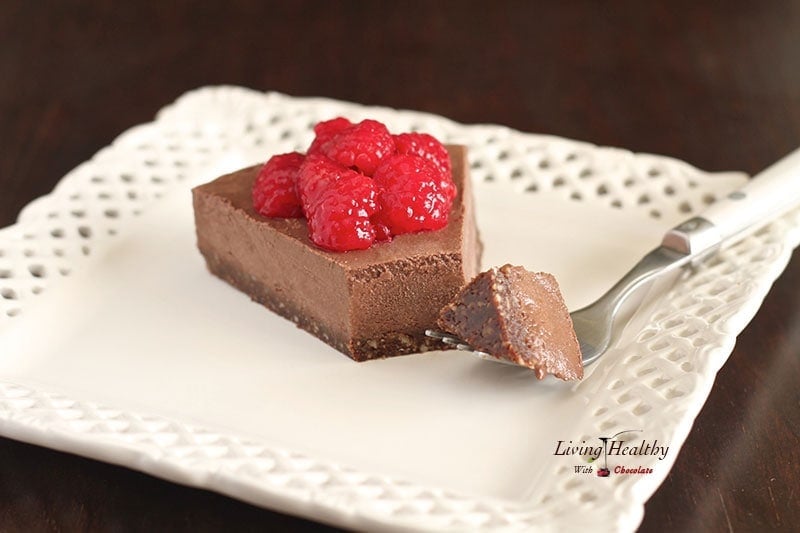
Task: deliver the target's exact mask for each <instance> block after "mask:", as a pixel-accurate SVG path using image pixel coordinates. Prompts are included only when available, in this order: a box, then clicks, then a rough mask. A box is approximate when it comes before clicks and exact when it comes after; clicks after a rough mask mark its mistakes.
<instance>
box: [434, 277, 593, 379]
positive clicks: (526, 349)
mask: <svg viewBox="0 0 800 533" xmlns="http://www.w3.org/2000/svg"><path fill="white" fill-rule="evenodd" d="M438 326H439V327H440V328H441V329H443V330H444V331H446V332H448V333H451V334H453V335H455V336H457V337H458V338H460V339H461V340H463V341H465V342H466V343H467V344H469V345H470V346H472V347H473V348H474V349H476V350H479V351H482V352H486V353H488V354H490V355H492V356H493V357H496V358H498V359H504V360H507V361H510V362H512V363H516V364H518V365H523V366H526V367H529V368H531V369H533V370H534V371H535V372H536V376H537V377H538V378H539V379H542V378H544V376H545V375H546V374H553V375H554V376H556V377H558V378H561V379H563V380H573V379H581V378H582V377H583V362H582V360H581V351H580V346H579V344H578V339H577V337H576V336H575V330H574V328H573V325H572V319H571V318H570V316H569V311H568V310H567V306H566V304H565V303H564V299H563V297H562V296H561V291H560V289H559V286H558V282H557V281H556V279H555V278H554V277H553V276H552V275H551V274H547V273H544V272H530V271H528V270H526V269H525V268H523V267H520V266H512V265H504V266H502V267H500V268H492V269H491V270H489V271H487V272H483V273H482V274H480V275H478V276H477V277H476V278H475V279H473V280H472V281H471V282H470V283H469V284H468V285H467V286H466V287H464V289H463V290H462V291H461V292H460V293H459V294H458V296H457V297H456V298H455V299H454V300H453V301H452V302H451V303H450V304H448V305H447V306H446V307H445V308H443V309H442V311H441V314H440V316H439V320H438Z"/></svg>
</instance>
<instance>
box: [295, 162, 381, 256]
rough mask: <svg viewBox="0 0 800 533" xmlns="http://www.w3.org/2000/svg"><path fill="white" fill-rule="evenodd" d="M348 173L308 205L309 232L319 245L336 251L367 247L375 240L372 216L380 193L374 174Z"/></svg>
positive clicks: (350, 171) (347, 171) (347, 170)
mask: <svg viewBox="0 0 800 533" xmlns="http://www.w3.org/2000/svg"><path fill="white" fill-rule="evenodd" d="M343 171H344V172H345V173H346V174H344V175H342V176H340V178H339V179H338V180H337V181H334V182H331V183H330V185H329V186H328V188H326V189H325V190H324V191H322V192H321V193H320V194H318V195H317V197H316V201H315V202H314V203H312V204H311V205H308V206H307V208H306V216H307V217H308V232H309V236H310V237H311V240H312V241H313V242H314V244H316V245H317V246H320V247H321V248H325V249H328V250H333V251H336V252H343V251H346V250H364V249H366V248H369V247H370V246H372V243H374V242H375V235H376V232H375V228H374V227H373V225H372V222H371V221H370V217H371V216H372V215H374V214H375V213H376V212H377V211H378V203H377V193H376V190H375V184H374V182H373V181H372V179H371V178H369V177H367V176H364V175H362V174H359V173H357V172H353V171H352V170H349V169H343Z"/></svg>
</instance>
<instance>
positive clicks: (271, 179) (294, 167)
mask: <svg viewBox="0 0 800 533" xmlns="http://www.w3.org/2000/svg"><path fill="white" fill-rule="evenodd" d="M304 160H305V156H303V154H299V153H297V152H291V153H288V154H281V155H275V156H272V157H271V158H270V159H269V161H267V162H266V163H264V166H263V167H261V170H260V171H259V173H258V177H256V181H255V182H254V183H253V189H252V195H253V207H254V208H255V210H256V211H257V212H258V213H260V214H262V215H264V216H265V217H287V218H293V217H302V216H303V209H302V207H301V205H300V199H299V198H298V196H297V191H296V188H295V184H296V182H297V174H298V172H299V170H300V166H301V165H302V164H303V161H304Z"/></svg>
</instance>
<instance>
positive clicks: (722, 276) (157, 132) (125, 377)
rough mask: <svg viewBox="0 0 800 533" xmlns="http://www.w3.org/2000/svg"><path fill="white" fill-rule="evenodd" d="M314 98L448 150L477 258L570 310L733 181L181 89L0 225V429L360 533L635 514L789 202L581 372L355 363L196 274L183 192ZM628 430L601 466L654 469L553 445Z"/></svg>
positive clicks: (306, 132) (792, 226)
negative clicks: (465, 168)
mask: <svg viewBox="0 0 800 533" xmlns="http://www.w3.org/2000/svg"><path fill="white" fill-rule="evenodd" d="M336 115H346V116H348V117H349V118H351V119H354V120H359V119H361V118H365V117H373V118H377V119H378V120H383V121H385V122H386V123H387V125H389V127H390V129H391V130H392V131H395V132H400V131H409V130H411V129H420V130H424V131H428V132H430V133H432V134H434V135H436V136H438V137H439V138H440V139H441V140H443V141H445V142H450V143H462V144H466V145H467V146H468V147H469V149H470V162H471V171H472V179H473V181H474V183H475V195H476V201H477V213H478V222H479V227H480V230H481V232H482V238H483V241H484V243H485V245H486V250H485V255H484V261H483V263H484V267H489V266H492V265H501V264H504V263H507V262H510V263H516V264H522V265H525V266H527V267H528V268H529V269H532V270H543V271H548V272H552V273H553V274H555V275H556V277H557V278H558V279H559V282H560V284H561V287H562V289H563V291H564V293H565V297H566V299H567V303H568V305H569V307H570V308H571V309H574V308H577V307H578V306H580V305H583V304H585V303H588V302H590V301H592V300H593V299H594V298H596V297H597V296H599V295H600V294H601V293H602V292H604V290H605V289H606V288H608V287H609V286H610V285H611V284H612V283H613V282H614V280H616V279H617V278H619V277H620V276H621V275H622V274H623V273H624V272H625V271H626V270H627V269H628V268H629V267H630V266H632V265H633V263H634V262H635V261H636V260H637V259H638V258H639V257H640V256H641V255H643V254H644V253H645V252H646V251H648V250H649V249H650V248H652V247H654V246H655V245H656V244H657V243H658V241H659V240H660V236H661V234H662V233H663V232H664V231H665V230H666V229H667V228H669V227H671V226H672V225H674V224H675V223H677V222H679V221H680V220H682V219H684V218H688V217H689V216H690V215H691V214H692V213H694V212H696V211H698V210H699V209H701V208H702V206H703V205H704V204H706V203H708V202H709V201H711V200H712V199H713V198H714V196H716V195H719V194H723V193H725V192H727V191H729V190H731V189H733V188H735V187H736V186H737V185H740V184H741V183H742V182H743V180H744V179H745V177H744V176H742V175H741V174H725V175H713V176H712V175H709V174H706V173H703V172H701V171H699V170H697V169H694V168H692V167H690V166H689V165H686V164H685V163H681V162H679V161H676V160H673V159H669V158H664V157H658V156H649V155H641V154H631V153H630V152H627V151H623V150H617V149H610V148H599V147H595V146H592V145H588V144H585V143H578V142H573V141H567V140H564V139H559V138H554V137H547V136H538V135H529V134H522V133H519V132H515V131H512V130H509V129H507V128H503V127H500V126H464V125H460V124H456V123H453V122H451V121H449V120H446V119H444V118H441V117H436V116H432V115H426V114H421V113H414V112H409V111H396V110H391V109H385V108H367V107H363V106H358V105H355V104H349V103H345V102H337V101H332V100H324V99H295V98H291V97H287V96H284V95H280V94H275V93H270V94H262V93H256V92H253V91H249V90H246V89H241V88H236V87H213V88H203V89H199V90H196V91H193V92H191V93H188V94H187V95H184V96H183V97H182V98H180V99H179V100H178V101H177V102H176V103H175V104H173V105H171V106H169V107H167V108H165V109H164V110H162V111H161V112H160V113H159V115H158V118H157V120H156V121H155V122H153V123H150V124H146V125H143V126H138V127H136V128H133V129H131V130H129V131H128V132H126V133H125V134H123V135H122V136H121V137H120V138H118V139H117V140H116V141H115V142H114V143H113V144H112V145H111V146H110V147H108V148H105V149H103V150H101V151H100V152H99V153H98V154H97V155H96V156H95V157H94V158H92V160H90V161H88V162H87V163H85V164H83V165H81V166H80V167H78V168H77V169H75V170H74V171H73V172H71V173H70V174H69V175H67V176H66V177H65V178H64V179H63V180H62V181H61V182H60V184H59V185H58V187H57V188H56V189H55V191H54V192H53V193H52V194H50V195H48V196H46V197H43V198H41V199H39V200H37V201H35V202H33V203H32V204H31V205H29V206H28V207H27V208H26V209H25V210H24V211H23V212H22V214H21V215H20V218H19V222H18V223H17V224H16V225H14V226H12V227H9V228H6V229H4V230H2V231H0V294H2V296H3V298H2V299H0V433H2V434H3V435H6V436H9V437H12V438H17V439H21V440H25V441H29V442H33V443H37V444H41V445H44V446H48V447H52V448H57V449H61V450H66V451H71V452H74V453H78V454H82V455H86V456H89V457H94V458H97V459H100V460H104V461H108V462H113V463H118V464H122V465H125V466H128V467H131V468H135V469H139V470H142V471H144V472H148V473H151V474H153V475H156V476H159V477H163V478H165V479H170V480H173V481H176V482H179V483H186V484H190V485H196V486H201V487H206V488H209V489H212V490H216V491H219V492H222V493H225V494H229V495H231V496H233V497H236V498H240V499H243V500H246V501H248V502H251V503H255V504H257V505H262V506H265V507H270V508H274V509H277V510H281V511H284V512H289V513H295V514H300V515H304V516H307V517H310V518H313V519H317V520H321V521H326V522H330V523H334V524H339V525H342V526H345V527H352V528H358V529H398V530H409V529H418V530H429V529H436V530H440V529H442V530H463V529H465V528H482V529H485V530H489V529H498V530H515V529H520V530H527V531H530V530H536V529H542V530H549V529H558V530H564V529H571V528H574V527H580V526H584V527H588V526H591V527H592V528H593V529H598V528H599V529H603V528H608V529H610V530H631V529H634V528H635V527H636V526H637V525H638V523H639V522H640V520H641V516H642V512H643V504H644V502H645V501H646V499H647V498H648V497H649V496H650V495H651V494H652V493H653V492H654V491H655V489H656V487H657V486H658V485H659V483H660V482H661V481H662V480H663V479H664V477H665V476H666V475H667V472H668V471H669V468H670V467H671V465H672V463H673V461H674V459H675V457H676V456H677V453H678V449H679V447H680V446H681V444H682V443H683V441H684V440H685V438H686V435H687V433H688V431H689V428H690V427H691V424H692V422H693V420H694V417H695V416H696V415H697V413H698V412H699V410H700V407H701V406H702V404H703V402H704V401H705V399H706V397H707V396H708V393H709V391H710V389H711V386H712V384H713V380H714V376H715V374H716V372H717V370H718V369H719V368H720V367H721V365H722V364H723V363H724V361H725V360H726V358H727V357H728V355H729V354H730V352H731V350H732V347H733V343H734V340H735V336H736V335H737V334H738V332H739V331H741V329H742V328H743V327H744V325H745V324H746V323H747V321H748V320H749V319H750V317H752V315H753V314H754V313H755V312H756V310H757V309H758V307H759V305H760V303H761V300H762V299H763V297H764V295H765V294H766V292H767V290H768V289H769V287H770V285H771V284H772V282H773V281H774V279H775V278H776V277H777V276H778V274H779V273H780V272H781V270H782V269H783V268H784V266H785V264H786V262H787V260H788V257H789V254H790V252H791V249H792V247H793V246H795V245H796V243H797V240H798V230H797V228H798V227H799V226H800V224H799V223H798V220H797V214H796V213H795V214H793V215H792V216H787V217H785V218H784V219H782V220H780V221H778V222H776V223H774V224H772V225H771V226H769V227H768V228H767V229H766V230H764V231H762V232H760V233H759V234H757V235H755V236H752V237H750V238H748V239H747V240H745V241H743V242H741V243H739V244H738V245H737V246H735V247H733V248H731V249H729V250H727V251H726V252H724V254H721V255H720V256H718V257H717V258H715V259H714V260H712V261H710V262H708V263H707V264H705V265H703V266H702V267H700V268H699V269H697V270H695V271H692V272H688V271H687V272H684V273H682V274H681V276H680V277H679V278H678V279H673V280H671V281H670V283H664V284H660V285H659V286H657V287H654V288H653V289H651V290H650V291H649V294H648V295H647V297H646V298H644V300H643V302H642V305H641V306H640V307H639V308H638V309H637V310H636V312H635V313H634V315H633V317H632V320H631V322H630V324H629V326H628V327H627V328H626V329H625V331H624V333H623V335H622V336H621V338H620V339H619V340H618V341H617V342H616V344H615V345H614V347H613V349H612V350H611V352H610V353H609V354H608V355H607V356H606V357H604V358H603V359H602V360H601V361H600V362H599V363H596V364H595V365H592V366H591V367H589V368H588V369H587V370H588V372H587V376H586V377H585V378H584V380H583V381H582V382H580V383H579V384H577V385H576V384H566V383H563V382H560V381H557V380H554V379H546V380H544V381H542V382H539V381H537V380H536V379H534V378H533V376H532V375H531V374H530V373H528V372H527V371H525V370H522V369H517V368H509V367H505V366H502V365H494V364H492V363H488V362H484V361H480V360H477V359H474V358H472V357H470V356H467V355H465V354H464V353H462V352H435V353H427V354H424V355H415V356H408V357H400V358H394V359H390V360H385V361H374V362H369V363H364V364H356V363H353V362H352V361H350V360H349V359H347V358H346V357H344V356H342V355H341V354H339V353H338V352H336V351H334V350H333V349H332V348H330V347H328V346H327V345H325V344H323V343H321V342H320V341H318V340H317V339H315V338H313V337H311V336H310V335H308V334H306V333H304V332H303V331H301V330H299V329H297V328H295V327H294V326H293V325H292V324H291V323H289V322H288V321H285V320H283V319H281V318H280V317H278V316H276V315H274V314H272V313H270V312H269V311H267V310H265V309H263V308H261V307H260V306H258V305H257V304H254V303H252V302H250V301H249V299H248V298H247V297H246V296H245V295H243V294H241V293H239V292H237V291H235V290H234V289H232V288H230V287H229V286H227V285H225V284H224V283H222V282H221V281H219V280H217V279H216V278H214V277H213V276H211V275H210V274H208V272H207V271H206V269H205V266H204V264H203V261H202V258H201V257H200V255H199V253H198V252H197V250H196V248H195V236H194V226H193V218H192V211H191V196H190V192H189V191H190V188H191V186H193V185H196V184H198V183H202V182H204V181H207V180H209V179H212V178H213V177H215V176H216V175H219V174H221V173H223V172H225V171H228V170H233V169H235V168H238V167H241V166H244V165H246V164H250V163H253V162H256V161H260V160H264V159H266V158H267V157H269V156H270V155H272V154H274V153H279V152H285V151H290V150H295V149H303V148H304V147H305V146H307V145H308V143H309V141H310V139H311V137H312V130H311V126H312V125H313V124H314V123H315V122H317V121H318V120H323V119H327V118H331V117H333V116H336ZM633 429H635V430H638V431H637V433H635V434H633V436H629V437H628V438H629V442H628V443H626V444H628V445H631V446H633V445H639V444H642V443H648V442H650V443H652V442H653V441H658V444H659V445H660V446H668V447H669V449H668V451H667V452H666V455H665V456H664V457H660V456H659V455H652V454H644V455H642V454H640V455H637V456H633V457H631V456H627V457H626V456H614V455H610V456H607V457H606V460H607V462H608V464H609V466H612V467H613V466H614V465H617V464H619V465H622V466H625V467H639V466H641V467H642V468H645V469H651V470H652V473H651V474H646V475H640V474H613V475H612V476H610V477H608V478H601V477H598V476H597V475H595V473H596V472H595V473H592V474H577V473H575V468H574V467H575V466H576V465H583V466H591V465H590V463H587V462H586V459H585V457H581V455H580V454H576V455H558V454H556V451H557V449H558V446H559V444H558V442H559V441H563V442H562V444H561V446H562V449H563V447H564V446H566V445H567V444H568V443H569V441H572V443H573V444H576V445H577V444H586V445H589V446H597V445H599V444H600V441H599V440H598V439H599V437H601V436H611V435H613V434H615V433H617V432H619V431H623V430H633ZM595 470H596V469H595Z"/></svg>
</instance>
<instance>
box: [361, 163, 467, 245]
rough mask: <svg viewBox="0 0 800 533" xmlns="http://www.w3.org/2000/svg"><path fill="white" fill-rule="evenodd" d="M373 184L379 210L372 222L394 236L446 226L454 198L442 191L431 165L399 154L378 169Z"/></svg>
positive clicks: (433, 166) (436, 170) (438, 178)
mask: <svg viewBox="0 0 800 533" xmlns="http://www.w3.org/2000/svg"><path fill="white" fill-rule="evenodd" d="M374 180H375V184H376V185H377V186H378V191H379V192H378V201H379V204H380V208H381V210H380V212H379V213H378V214H377V215H375V217H373V218H374V220H375V222H376V223H381V224H384V225H386V226H387V227H388V228H389V230H390V231H391V233H392V234H393V235H399V234H401V233H411V232H416V231H422V230H436V229H440V228H443V227H445V226H446V225H447V219H448V215H449V213H450V207H451V206H452V204H453V198H452V197H451V196H450V194H449V193H448V191H447V190H446V188H443V187H442V173H441V171H440V170H439V169H438V168H437V167H436V166H435V165H434V164H433V163H432V162H430V161H428V160H427V159H424V158H422V157H420V156H418V155H413V154H398V155H395V156H392V157H391V158H389V159H387V160H386V161H384V162H383V163H382V164H381V166H380V167H378V169H377V170H376V171H375V176H374Z"/></svg>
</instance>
